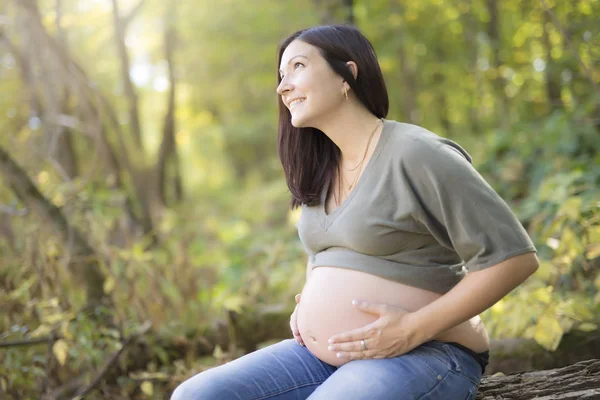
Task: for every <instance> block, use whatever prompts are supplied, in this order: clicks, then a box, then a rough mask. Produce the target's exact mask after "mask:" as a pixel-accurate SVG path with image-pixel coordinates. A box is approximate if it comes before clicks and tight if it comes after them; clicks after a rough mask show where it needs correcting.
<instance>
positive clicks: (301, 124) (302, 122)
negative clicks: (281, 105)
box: [291, 117, 313, 128]
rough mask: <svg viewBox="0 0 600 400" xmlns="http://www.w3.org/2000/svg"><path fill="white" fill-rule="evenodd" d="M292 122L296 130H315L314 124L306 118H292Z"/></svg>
mask: <svg viewBox="0 0 600 400" xmlns="http://www.w3.org/2000/svg"><path fill="white" fill-rule="evenodd" d="M291 122H292V126H293V127H294V128H313V124H311V123H310V121H309V120H308V119H307V118H305V117H296V118H294V117H292V118H291Z"/></svg>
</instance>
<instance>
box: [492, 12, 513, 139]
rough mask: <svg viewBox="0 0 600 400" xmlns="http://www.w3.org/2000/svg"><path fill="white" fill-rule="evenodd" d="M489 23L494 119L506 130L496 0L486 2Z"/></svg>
mask: <svg viewBox="0 0 600 400" xmlns="http://www.w3.org/2000/svg"><path fill="white" fill-rule="evenodd" d="M487 8H488V13H489V15H490V22H489V23H488V25H487V27H488V38H489V41H490V47H491V66H492V67H493V68H494V71H495V75H494V79H493V81H492V83H493V88H494V97H495V98H496V107H497V109H498V110H499V113H497V114H496V115H495V116H494V117H495V119H496V121H498V123H499V124H500V126H501V127H502V128H503V129H506V128H508V126H509V123H510V118H509V117H510V115H509V111H510V110H509V104H508V98H507V97H506V93H505V92H504V87H505V82H504V77H503V76H502V74H501V71H500V69H501V68H500V67H501V66H502V65H503V64H504V62H503V59H502V56H501V52H500V15H499V12H498V0H488V1H487Z"/></svg>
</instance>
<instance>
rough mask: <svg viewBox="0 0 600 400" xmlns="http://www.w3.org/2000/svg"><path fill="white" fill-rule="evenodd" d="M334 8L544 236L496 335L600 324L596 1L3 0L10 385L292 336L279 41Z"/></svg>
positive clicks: (5, 366) (1, 197)
mask: <svg viewBox="0 0 600 400" xmlns="http://www.w3.org/2000/svg"><path fill="white" fill-rule="evenodd" d="M326 23H351V24H354V25H356V26H357V27H358V28H359V29H361V31H362V32H363V33H364V34H365V35H366V36H367V37H368V38H369V39H370V40H371V42H372V44H373V46H374V47H375V50H376V52H377V55H378V57H379V61H380V65H381V68H382V70H383V73H384V76H385V79H386V82H387V85H388V90H389V95H390V101H391V107H390V114H389V115H388V116H387V118H389V119H395V120H398V121H404V122H410V123H414V124H418V125H421V126H423V127H425V128H427V129H429V130H431V131H433V132H435V133H437V134H439V135H441V136H445V137H449V138H451V139H453V140H455V141H457V142H458V143H460V144H461V145H462V146H463V147H464V148H465V149H466V150H467V151H468V152H469V153H470V154H471V155H472V156H473V159H474V164H475V166H476V168H477V169H478V170H479V171H480V172H481V173H482V175H483V176H484V177H485V178H486V179H487V180H488V182H489V183H490V184H491V185H492V186H493V187H494V188H495V189H496V190H497V191H498V193H499V194H500V195H501V196H502V197H503V198H504V199H505V200H506V201H507V202H508V203H509V205H510V206H511V207H512V208H513V210H514V211H515V213H516V214H517V216H518V217H519V218H520V220H521V221H522V223H523V224H524V226H525V227H526V228H527V230H528V232H529V233H530V235H531V237H532V239H533V240H534V242H535V244H536V246H537V248H538V250H539V257H540V260H541V266H540V268H539V270H538V271H537V272H536V273H535V275H534V276H532V277H531V278H530V279H529V280H528V281H527V282H526V283H525V284H524V285H522V286H520V287H519V288H517V289H516V290H515V291H513V292H512V293H511V294H509V295H508V296H507V297H506V298H504V299H503V300H502V301H500V302H499V303H498V304H496V305H495V306H494V307H492V308H491V309H490V310H488V311H486V312H485V313H484V314H483V318H484V321H485V323H486V325H487V327H488V329H489V331H490V334H491V336H492V338H493V339H501V338H527V339H533V340H535V341H536V342H537V343H539V344H540V345H541V346H542V347H543V348H545V349H547V350H549V351H554V350H556V349H557V348H558V346H559V345H560V343H561V339H562V338H563V337H564V335H565V334H568V333H569V332H574V331H581V332H588V333H590V334H592V335H596V336H598V335H597V332H598V323H599V317H598V315H600V294H599V289H600V275H599V274H598V270H599V267H600V153H599V152H598V150H599V148H600V31H599V28H598V27H599V26H600V0H563V1H558V0H554V1H552V0H541V1H538V0H531V1H520V0H503V1H500V0H454V1H448V0H446V1H444V0H423V1H408V0H369V1H367V0H354V1H352V0H349V1H348V0H345V1H344V0H313V1H309V0H306V1H287V0H254V1H241V0H220V1H216V0H213V1H207V0H195V1H189V0H162V1H159V0H141V1H140V0H118V1H117V0H112V1H111V0H38V1H36V0H0V182H1V185H0V362H1V363H0V397H2V398H27V399H29V398H36V399H37V398H42V393H45V394H46V395H47V396H54V397H52V398H70V397H69V396H75V395H76V394H77V393H79V394H80V395H81V394H84V393H85V394H87V393H89V394H87V396H86V398H111V399H120V398H139V399H148V398H156V399H161V398H165V397H166V396H167V394H168V393H169V392H170V391H171V390H172V389H173V388H174V387H175V386H176V385H177V384H178V383H179V382H181V381H182V380H183V379H185V378H186V377H188V376H190V375H191V374H193V373H196V372H199V371H200V370H202V369H203V368H206V367H209V366H211V365H216V364H218V363H221V362H224V361H226V360H228V359H232V358H234V357H236V356H239V355H240V354H243V352H244V351H248V350H249V349H252V348H255V346H257V345H258V346H260V345H264V344H265V343H267V342H268V341H269V340H278V339H279V340H280V339H281V338H284V337H291V333H289V332H288V331H287V330H286V329H289V327H286V322H287V319H288V318H289V314H290V313H291V312H292V311H293V306H294V300H293V295H294V294H296V293H298V292H300V290H301V289H302V286H303V283H304V279H305V265H306V254H305V253H304V250H303V248H302V246H301V243H300V242H299V239H298V237H297V232H296V229H295V226H294V225H295V222H296V220H297V218H298V210H296V211H291V210H290V209H289V201H290V196H289V193H288V191H287V186H286V184H285V180H284V176H283V172H282V169H281V165H280V163H279V159H278V157H277V150H276V136H277V131H276V128H277V97H276V93H275V89H276V86H277V78H276V77H277V69H278V65H277V57H276V48H277V45H278V43H279V42H280V41H281V40H282V39H284V38H285V37H286V36H288V35H289V34H291V33H293V32H295V31H296V30H298V29H301V28H305V27H309V26H314V25H318V24H326ZM244 316H246V317H244ZM261 318H264V319H261ZM269 318H273V321H275V322H273V323H272V324H271V323H270V322H269ZM244 324H247V325H248V324H249V326H251V327H250V328H248V327H246V325H244ZM252 324H255V325H252ZM274 326H277V327H278V330H275V328H273V329H272V330H270V329H271V327H274ZM248 329H250V330H251V331H252V332H254V333H256V337H254V336H253V335H252V334H250V333H247V332H248ZM211 332H212V333H211ZM211 335H212V336H211ZM250 337H252V340H250V339H248V338H250ZM95 378H97V379H96V381H95ZM61 396H62V397H61ZM48 398H51V397H48Z"/></svg>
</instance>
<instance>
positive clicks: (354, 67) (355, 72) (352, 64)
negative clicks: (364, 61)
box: [346, 61, 358, 80]
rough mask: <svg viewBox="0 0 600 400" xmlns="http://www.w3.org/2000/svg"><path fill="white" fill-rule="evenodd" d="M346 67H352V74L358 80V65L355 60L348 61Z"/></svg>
mask: <svg viewBox="0 0 600 400" xmlns="http://www.w3.org/2000/svg"><path fill="white" fill-rule="evenodd" d="M346 67H348V69H350V71H351V72H352V76H354V80H356V78H357V77H358V65H356V63H355V62H354V61H348V62H346Z"/></svg>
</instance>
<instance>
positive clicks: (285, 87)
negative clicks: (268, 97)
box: [276, 77, 291, 96]
mask: <svg viewBox="0 0 600 400" xmlns="http://www.w3.org/2000/svg"><path fill="white" fill-rule="evenodd" d="M290 90H291V85H290V84H289V83H288V81H287V79H286V78H285V77H284V78H283V79H282V80H281V82H279V86H277V90H276V91H277V94H278V95H280V96H283V94H284V93H286V92H289V91H290Z"/></svg>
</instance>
